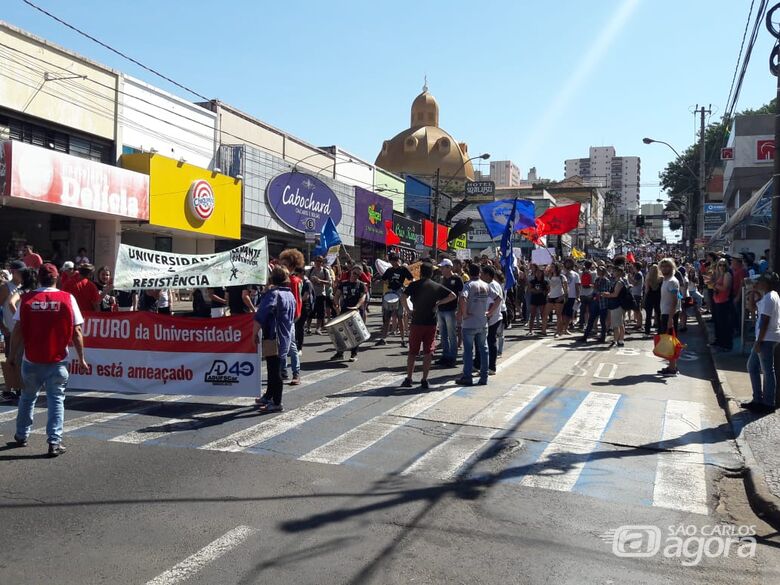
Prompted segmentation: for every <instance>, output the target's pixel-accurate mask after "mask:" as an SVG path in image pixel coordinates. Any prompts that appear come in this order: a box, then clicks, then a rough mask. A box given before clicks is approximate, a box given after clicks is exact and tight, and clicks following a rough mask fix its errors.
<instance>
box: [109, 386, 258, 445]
mask: <svg viewBox="0 0 780 585" xmlns="http://www.w3.org/2000/svg"><path fill="white" fill-rule="evenodd" d="M254 403H255V400H254V398H247V397H245V396H238V397H236V398H231V399H230V400H225V401H223V402H219V403H217V404H215V406H253V405H254ZM225 414H227V413H226V411H224V410H214V411H211V412H205V413H203V414H199V415H194V416H193V417H192V418H189V419H186V418H169V419H168V420H166V421H163V422H161V423H157V424H152V425H148V426H155V427H168V426H172V425H181V424H193V425H194V424H197V422H198V421H199V420H203V419H209V418H214V417H217V416H224V415H225ZM196 430H197V429H196ZM172 432H174V431H167V430H166V431H149V432H145V431H143V430H142V429H136V430H134V431H130V432H128V433H124V434H122V435H119V436H116V437H113V438H111V439H109V441H112V442H114V443H129V444H131V445H139V444H141V443H146V442H147V441H154V440H156V439H160V438H162V437H164V436H166V435H169V434H171V433H172Z"/></svg>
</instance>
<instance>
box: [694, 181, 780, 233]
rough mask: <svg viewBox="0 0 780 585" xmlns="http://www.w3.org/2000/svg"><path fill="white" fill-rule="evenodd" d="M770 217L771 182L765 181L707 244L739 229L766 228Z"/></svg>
mask: <svg viewBox="0 0 780 585" xmlns="http://www.w3.org/2000/svg"><path fill="white" fill-rule="evenodd" d="M771 217H772V181H771V180H769V181H767V182H766V183H765V184H764V186H763V187H761V188H760V189H759V190H758V191H756V192H755V193H754V194H753V196H752V197H751V198H750V199H749V200H748V202H747V203H745V204H744V205H742V206H741V207H740V208H739V209H737V210H736V211H735V212H734V215H732V216H731V217H730V218H729V219H728V221H726V223H724V224H723V225H722V226H720V228H718V230H717V231H716V232H715V233H714V234H712V237H711V238H710V241H709V243H710V244H714V243H716V242H719V241H721V240H724V239H726V236H727V235H728V234H730V233H731V232H733V231H734V230H735V229H737V228H740V227H746V226H749V225H758V226H763V227H766V226H767V225H769V221H770V219H771Z"/></svg>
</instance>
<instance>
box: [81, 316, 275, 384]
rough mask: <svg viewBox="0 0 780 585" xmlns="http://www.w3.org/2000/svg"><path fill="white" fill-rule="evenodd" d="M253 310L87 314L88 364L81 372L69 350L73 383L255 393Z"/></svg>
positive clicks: (257, 373) (257, 361)
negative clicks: (198, 315)
mask: <svg viewBox="0 0 780 585" xmlns="http://www.w3.org/2000/svg"><path fill="white" fill-rule="evenodd" d="M252 317H253V315H237V316H235V317H223V318H220V319H195V318H190V317H170V316H167V315H158V314H156V313H148V312H145V311H138V312H133V313H86V314H85V315H84V319H85V321H84V325H83V327H82V330H83V332H84V346H85V353H86V358H87V362H88V364H89V366H90V369H89V371H88V372H87V373H80V372H79V367H78V360H77V359H76V357H75V356H76V353H75V351H73V348H71V351H70V356H69V364H68V371H69V372H70V381H69V383H68V387H69V388H73V389H79V390H103V391H106V392H141V393H149V394H192V395H198V396H257V395H258V394H259V392H260V356H259V353H258V348H257V344H256V343H255V341H254V339H253V335H252V333H253V324H252Z"/></svg>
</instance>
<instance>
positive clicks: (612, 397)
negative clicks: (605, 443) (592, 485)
mask: <svg viewBox="0 0 780 585" xmlns="http://www.w3.org/2000/svg"><path fill="white" fill-rule="evenodd" d="M618 400H620V394H604V393H602V392H591V393H590V394H588V396H586V397H585V400H583V401H582V403H581V404H580V406H579V407H578V408H577V410H576V411H575V412H574V414H573V415H572V416H571V418H569V420H568V421H567V422H566V424H565V425H564V427H563V428H562V429H561V431H560V432H559V433H558V434H557V435H556V437H555V439H553V441H552V442H551V443H550V444H549V445H548V446H547V448H546V449H545V450H544V452H543V453H542V456H541V458H540V460H539V462H538V463H537V465H535V466H534V469H533V470H532V471H531V473H530V474H529V475H526V476H525V477H524V478H523V481H522V482H521V483H522V485H525V486H528V487H537V488H544V489H548V490H558V491H571V489H572V488H573V487H574V484H575V483H577V479H579V477H580V474H581V473H582V469H583V468H584V467H585V463H586V461H587V455H588V454H589V453H591V452H592V451H593V450H594V449H595V448H596V446H597V445H598V440H599V439H600V438H601V435H602V433H603V432H604V429H605V428H606V426H607V424H608V423H609V419H610V418H611V417H612V412H613V411H614V410H615V406H616V405H617V403H618Z"/></svg>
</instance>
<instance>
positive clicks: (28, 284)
mask: <svg viewBox="0 0 780 585" xmlns="http://www.w3.org/2000/svg"><path fill="white" fill-rule="evenodd" d="M18 272H19V275H20V279H19V282H18V283H15V282H13V280H12V281H11V283H12V284H13V285H14V289H13V290H12V291H11V294H10V295H9V296H8V298H7V299H6V300H5V301H4V302H3V305H2V307H3V308H2V312H3V319H2V329H3V336H4V338H5V352H6V356H10V355H11V354H13V355H14V356H16V364H17V365H16V369H17V378H19V379H21V367H20V366H21V357H22V353H23V351H22V350H23V349H24V348H23V347H22V346H21V345H19V346H18V347H16V346H13V347H12V346H11V337H12V334H13V330H14V329H15V327H16V321H14V315H15V314H16V312H17V311H18V310H19V303H20V302H21V299H22V296H23V295H24V294H26V293H28V292H31V291H33V290H35V288H36V286H37V282H38V271H37V270H33V269H32V268H27V267H25V268H22V269H21V270H19V271H18ZM12 278H13V277H12ZM3 290H4V291H6V290H8V288H7V287H6V286H4V287H3ZM5 385H6V388H5V390H4V391H3V393H2V395H1V396H2V399H3V400H14V399H17V398H19V395H20V394H21V392H22V388H21V386H19V387H16V386H13V387H12V386H11V385H10V384H9V381H8V380H6V381H5Z"/></svg>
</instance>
